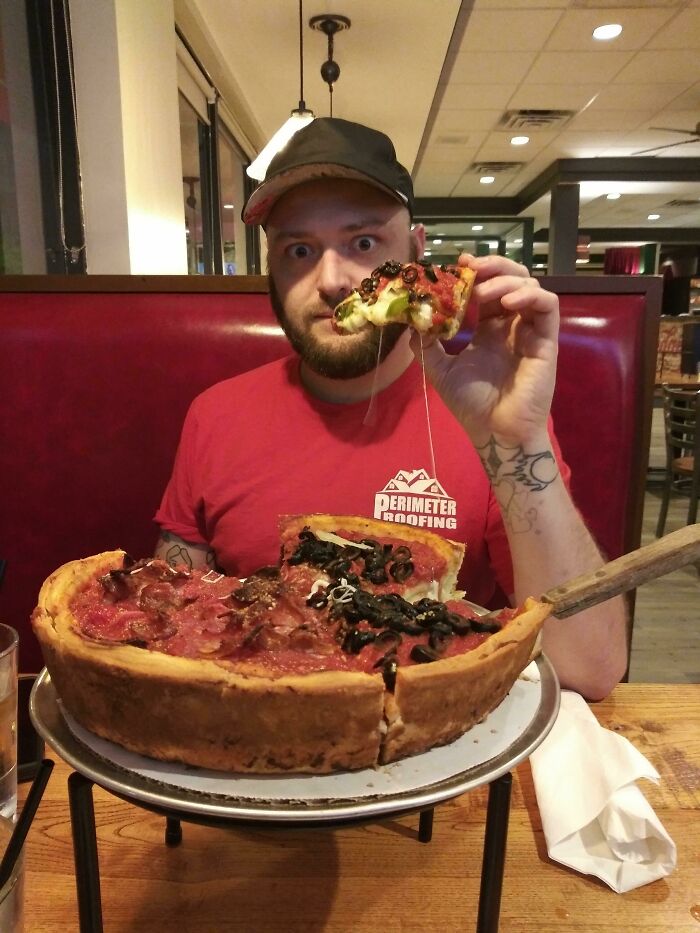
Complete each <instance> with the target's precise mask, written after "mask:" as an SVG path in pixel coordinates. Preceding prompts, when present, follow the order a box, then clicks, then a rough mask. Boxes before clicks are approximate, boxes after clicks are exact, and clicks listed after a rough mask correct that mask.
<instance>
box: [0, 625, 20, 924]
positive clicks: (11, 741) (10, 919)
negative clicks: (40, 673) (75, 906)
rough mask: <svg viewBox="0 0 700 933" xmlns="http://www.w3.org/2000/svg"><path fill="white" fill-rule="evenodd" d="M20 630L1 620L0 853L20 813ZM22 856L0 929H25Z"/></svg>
mask: <svg viewBox="0 0 700 933" xmlns="http://www.w3.org/2000/svg"><path fill="white" fill-rule="evenodd" d="M18 643H19V639H18V637H17V632H16V631H15V630H14V629H13V628H10V626H9V625H2V624H0V856H1V855H2V853H3V852H4V851H5V849H6V847H7V843H8V842H9V839H10V835H11V833H12V827H13V825H14V821H15V817H16V815H17V646H18ZM22 883H23V872H22V857H21V856H20V858H19V859H18V860H17V864H16V865H15V868H14V871H13V872H12V875H11V876H10V878H9V879H8V881H7V883H6V884H5V885H4V886H3V887H2V888H1V889H0V931H5V930H12V931H13V933H19V931H20V930H21V929H22Z"/></svg>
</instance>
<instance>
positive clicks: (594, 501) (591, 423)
mask: <svg viewBox="0 0 700 933" xmlns="http://www.w3.org/2000/svg"><path fill="white" fill-rule="evenodd" d="M620 278H624V277H620ZM636 278H638V279H641V278H642V277H636ZM571 283H572V280H571V279H567V280H563V281H562V280H561V279H554V280H551V281H548V280H545V281H544V284H546V285H550V287H553V288H554V290H556V291H558V292H559V295H560V302H561V308H562V333H561V345H560V354H559V367H558V377H557V387H556V392H555V397H554V405H553V415H554V426H555V430H556V432H557V436H558V438H559V441H560V444H561V447H562V451H563V454H564V457H565V458H566V460H567V461H568V463H569V465H570V466H571V469H572V490H573V493H574V496H575V498H576V500H577V503H578V505H579V508H580V509H581V511H582V513H583V515H584V518H585V519H586V521H587V522H588V524H589V526H590V527H591V529H592V531H593V533H594V534H595V536H596V537H597V539H598V540H599V542H600V544H601V546H602V548H603V550H604V551H605V552H606V553H607V554H608V555H609V556H610V557H616V556H618V555H619V554H621V553H623V552H624V551H626V550H629V549H631V548H633V547H636V546H637V544H638V542H639V535H640V529H641V503H642V497H643V482H644V474H645V470H646V457H647V451H648V439H649V418H650V414H651V391H652V385H653V383H652V380H653V372H654V355H655V349H656V344H655V339H656V338H655V333H656V332H655V330H654V323H656V326H657V327H658V307H654V306H652V305H651V304H650V302H649V300H648V298H649V296H648V294H646V293H645V288H648V286H645V285H644V284H643V283H640V285H639V286H638V293H636V294H635V293H632V294H626V293H619V288H618V289H617V291H616V290H615V289H613V290H612V293H610V294H608V293H606V292H605V290H604V288H605V283H598V285H597V293H594V292H593V291H591V293H587V292H586V291H585V289H586V287H587V286H586V284H585V283H583V284H582V283H581V282H580V280H578V279H576V280H574V281H573V285H574V289H573V291H572V290H571V289H570V287H569V286H570V285H571ZM213 284H214V285H216V283H215V282H214V283H213ZM87 287H91V285H90V283H89V282H88V283H87ZM197 287H199V288H200V290H199V291H197V290H196V289H197ZM634 287H636V286H633V288H634ZM85 288H86V285H85V284H83V285H82V287H81V288H79V289H77V290H76V291H75V292H73V293H70V292H66V291H57V292H45V291H39V290H37V291H35V292H32V291H26V290H25V291H16V292H12V291H8V290H7V288H5V291H4V293H3V292H2V290H1V288H0V333H2V340H0V427H1V431H0V438H1V441H0V484H1V485H0V489H1V490H2V491H1V492H0V497H1V500H2V506H1V507H0V559H4V560H6V561H7V570H6V576H5V580H4V583H3V584H2V586H1V587H0V621H4V622H7V623H9V624H11V625H13V626H15V627H17V629H18V630H19V632H20V651H21V661H20V663H21V666H22V669H23V670H24V671H32V670H34V671H36V670H38V669H39V668H40V667H41V656H40V653H39V650H38V646H37V644H36V641H35V640H34V636H33V634H32V632H31V629H30V626H29V615H30V613H31V610H32V608H33V606H34V603H35V600H36V596H37V593H38V590H39V587H40V585H41V583H42V581H43V580H44V579H45V577H46V576H47V575H48V574H49V573H50V572H51V571H52V570H54V569H55V568H56V567H57V566H58V565H59V564H61V563H63V562H65V561H68V560H72V559H74V558H77V557H81V556H85V555H88V554H93V553H97V552H99V551H103V550H110V549H112V548H116V547H122V548H124V549H125V550H127V551H129V552H131V553H132V554H134V555H135V556H144V555H148V554H150V553H152V551H153V547H154V544H155V541H156V539H157V534H158V529H157V528H156V526H155V525H154V523H153V521H152V517H153V514H154V513H155V511H156V508H157V507H158V504H159V502H160V498H161V495H162V493H163V490H164V488H165V485H166V482H167V480H168V477H169V475H170V470H171V466H172V462H173V457H174V454H175V449H176V446H177V441H178V437H179V433H180V428H181V426H182V422H183V419H184V416H185V413H186V410H187V407H188V405H189V403H190V402H191V401H192V399H193V398H194V397H195V396H196V395H197V394H198V393H199V392H201V391H202V390H203V389H205V388H206V387H208V386H210V385H212V384H213V383H215V382H219V381H220V380H222V379H225V378H228V377H230V376H233V375H235V374H237V373H239V372H243V371H245V370H247V369H251V368H253V367H255V366H259V365H262V364H263V363H266V362H268V361H270V360H272V359H275V358H277V357H280V356H282V355H286V354H287V353H288V352H289V348H288V344H287V342H286V339H285V338H284V336H283V335H282V333H281V331H280V329H279V327H278V325H277V323H276V321H275V319H274V316H273V314H272V311H271V310H270V308H269V304H268V299H267V295H266V294H255V293H250V292H245V293H243V292H240V293H232V292H231V291H230V288H231V284H230V283H229V282H223V281H222V284H221V286H220V288H221V290H220V291H216V290H215V288H212V287H211V286H210V285H207V287H206V288H204V286H196V287H195V289H194V290H193V289H192V287H191V286H190V288H188V289H187V290H186V291H185V290H184V289H183V292H178V291H172V289H173V288H178V286H177V284H175V285H173V283H171V284H170V285H169V290H167V291H162V292H159V291H154V290H153V289H152V288H151V290H149V291H143V292H138V291H136V292H135V291H133V290H132V289H133V286H132V285H131V284H129V285H128V286H125V290H124V291H123V292H121V293H114V292H106V291H103V292H97V291H95V292H87V291H86V290H85ZM468 336H469V335H468V333H467V332H465V333H464V334H461V335H459V337H458V338H456V339H455V340H454V341H453V342H452V343H451V349H452V350H458V349H459V348H460V347H461V346H463V345H464V344H465V343H466V341H467V340H468ZM261 430H264V425H261Z"/></svg>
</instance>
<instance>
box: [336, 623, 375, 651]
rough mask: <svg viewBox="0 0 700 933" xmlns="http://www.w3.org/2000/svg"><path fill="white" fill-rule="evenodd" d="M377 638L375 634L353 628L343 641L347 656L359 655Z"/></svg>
mask: <svg viewBox="0 0 700 933" xmlns="http://www.w3.org/2000/svg"><path fill="white" fill-rule="evenodd" d="M376 637H377V636H376V635H375V634H374V632H370V631H366V630H364V629H359V628H351V629H350V631H349V632H348V633H347V634H346V636H345V638H344V639H343V651H345V652H346V653H347V654H359V653H360V651H362V649H363V648H364V647H365V645H369V644H370V643H371V642H373V641H374V640H375V638H376Z"/></svg>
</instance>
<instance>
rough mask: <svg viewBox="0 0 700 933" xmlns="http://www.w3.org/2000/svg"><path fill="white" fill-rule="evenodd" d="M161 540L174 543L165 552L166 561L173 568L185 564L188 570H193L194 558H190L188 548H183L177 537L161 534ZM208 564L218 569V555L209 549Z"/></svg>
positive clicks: (207, 554) (167, 532)
mask: <svg viewBox="0 0 700 933" xmlns="http://www.w3.org/2000/svg"><path fill="white" fill-rule="evenodd" d="M161 538H162V539H163V541H172V542H173V543H172V546H171V547H169V548H168V550H167V551H166V552H165V560H166V562H167V563H168V564H170V565H171V567H174V566H175V565H176V564H184V565H185V566H186V567H187V569H188V570H192V558H191V557H190V554H189V551H188V550H187V548H186V547H183V545H182V544H180V543H179V542H180V541H181V539H180V538H178V537H177V535H173V534H170V532H169V531H163V532H161ZM205 559H206V562H207V567H211V568H212V569H216V554H214V551H213V550H212V549H211V548H209V549H208V550H207V553H206V557H205Z"/></svg>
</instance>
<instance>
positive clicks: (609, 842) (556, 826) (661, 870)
mask: <svg viewBox="0 0 700 933" xmlns="http://www.w3.org/2000/svg"><path fill="white" fill-rule="evenodd" d="M530 763H531V766H532V774H533V778H534V784H535V792H536V794H537V803H538V805H539V808H540V815H541V817H542V828H543V829H544V834H545V838H546V840H547V851H548V852H549V855H550V857H551V858H552V859H554V860H555V861H557V862H561V863H562V864H563V865H567V866H568V867H569V868H575V869H576V870H577V871H580V872H583V873H584V874H587V875H595V876H596V877H598V878H600V879H601V880H602V881H604V882H605V883H606V884H607V885H609V886H610V887H611V888H612V889H613V891H617V892H618V894H623V893H624V892H625V891H630V890H632V889H633V888H638V887H640V886H641V885H643V884H648V883H649V882H651V881H656V880H657V879H658V878H663V877H665V876H666V875H668V874H670V873H671V872H672V871H673V869H674V868H675V867H676V846H675V843H674V842H673V840H672V839H671V837H670V836H669V835H668V833H667V832H666V830H665V829H664V828H663V826H662V825H661V823H660V822H659V819H658V818H657V816H656V814H655V813H654V811H653V810H652V808H651V807H650V805H649V803H648V802H647V800H646V798H645V797H644V795H643V794H642V792H641V791H640V789H639V788H638V787H637V786H636V784H635V781H637V780H639V778H647V779H648V780H650V781H654V782H655V783H658V781H659V775H658V772H657V771H656V769H655V768H653V767H652V765H651V764H650V763H649V762H648V761H647V759H646V758H645V757H644V755H642V754H641V753H640V752H638V751H637V749H636V748H635V747H634V746H633V745H632V744H631V743H630V742H629V741H628V740H627V739H626V738H625V737H624V736H621V735H617V733H615V732H611V731H610V730H609V729H603V728H602V727H601V726H600V725H599V724H598V722H597V720H596V718H595V716H594V715H593V713H592V712H591V710H590V709H589V708H588V706H587V704H586V702H585V701H584V699H583V698H582V697H580V696H579V695H578V694H577V693H571V692H569V691H566V690H565V691H562V696H561V708H560V711H559V715H558V717H557V721H556V722H555V724H554V727H553V728H552V731H551V732H550V734H549V735H548V736H547V738H546V739H545V740H544V742H543V743H542V745H540V747H539V748H538V749H536V750H535V751H534V752H533V754H532V756H531V757H530Z"/></svg>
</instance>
